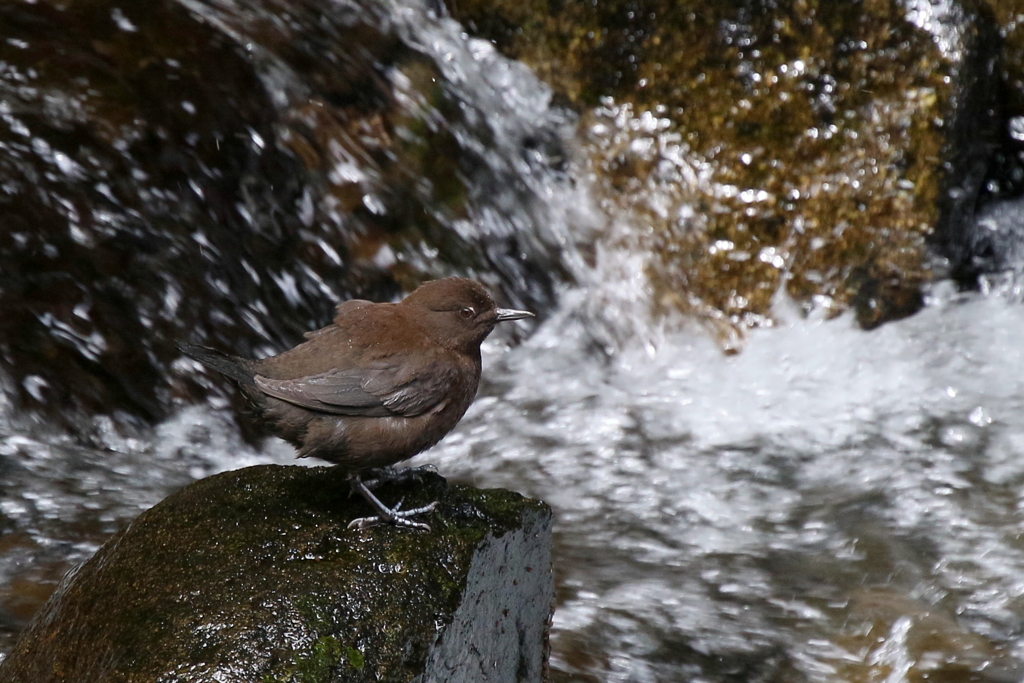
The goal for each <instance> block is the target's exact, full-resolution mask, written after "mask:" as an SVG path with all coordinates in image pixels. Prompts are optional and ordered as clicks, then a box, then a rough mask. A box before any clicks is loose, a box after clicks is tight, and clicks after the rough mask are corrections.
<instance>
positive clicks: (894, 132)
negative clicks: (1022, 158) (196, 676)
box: [453, 0, 996, 337]
mask: <svg viewBox="0 0 1024 683" xmlns="http://www.w3.org/2000/svg"><path fill="white" fill-rule="evenodd" d="M453 14H454V16H455V17H456V18H457V19H459V20H460V21H462V22H464V23H465V24H466V25H467V27H469V29H470V30H471V31H474V32H476V33H477V34H478V35H481V36H483V37H486V38H489V39H491V40H492V41H494V43H495V44H496V45H497V46H498V48H499V49H501V50H502V51H504V52H505V53H506V54H508V55H509V56H512V57H515V58H517V59H521V60H523V61H524V62H526V63H527V64H528V65H530V66H531V67H532V68H533V69H534V70H535V71H536V72H537V73H538V75H539V76H541V77H542V78H544V79H545V80H547V81H548V82H549V83H550V84H551V85H552V86H553V87H554V88H555V90H556V91H557V92H558V93H559V95H560V96H561V98H562V99H563V100H564V101H567V102H568V103H570V104H571V105H572V106H573V107H575V108H576V109H577V110H578V111H580V113H581V129H580V138H581V140H582V142H583V147H584V152H585V154H586V155H587V157H588V163H589V165H590V168H591V169H592V170H593V171H594V174H595V177H596V178H597V181H598V187H597V193H598V196H597V201H598V202H599V203H600V204H601V205H602V206H604V207H605V209H606V210H607V211H609V213H611V214H613V215H618V216H623V215H624V216H626V218H625V219H619V220H620V223H623V224H625V223H628V225H629V226H630V229H629V231H628V234H625V235H623V234H622V233H621V232H617V233H614V234H611V235H609V237H608V241H609V242H611V244H612V246H615V245H619V246H622V247H623V248H625V249H626V250H627V251H636V250H638V249H639V250H642V251H644V252H645V253H648V254H650V258H649V261H648V267H647V271H648V275H649V278H650V280H651V282H652V284H653V286H654V289H655V293H656V300H657V302H658V305H659V306H661V307H663V308H665V309H681V310H683V311H686V312H689V313H693V314H696V315H698V316H700V317H702V318H704V319H705V320H707V321H709V322H711V323H712V324H713V325H715V326H716V327H719V328H720V329H721V331H722V333H723V334H724V335H725V336H727V337H728V336H729V335H730V334H732V333H734V332H736V331H742V329H744V328H746V327H750V326H754V325H759V324H763V323H765V322H767V321H770V313H769V311H770V306H771V303H772V300H773V298H774V297H775V296H776V294H777V293H778V292H779V291H785V292H786V293H788V294H789V295H790V296H791V297H793V298H794V299H795V300H796V301H798V302H801V303H803V304H804V305H805V306H807V307H808V308H809V307H811V306H818V307H824V308H826V309H827V310H830V311H832V312H834V313H839V312H841V311H843V310H845V309H846V308H848V307H850V306H855V307H856V308H857V311H858V317H859V319H860V320H861V322H862V324H864V325H865V326H868V327H871V326H874V325H877V324H879V323H880V322H883V321H884V320H888V319H892V318H897V317H901V316H904V315H907V314H909V313H912V312H914V311H915V310H917V308H919V307H920V305H921V297H920V292H919V289H920V287H921V285H922V284H923V283H925V282H927V281H928V280H930V279H931V277H932V274H931V272H930V270H929V265H928V259H927V251H926V248H925V247H926V238H929V237H930V236H931V235H932V232H933V230H935V229H936V226H937V225H939V223H940V221H941V218H942V216H941V215H940V214H941V213H943V212H944V213H946V214H949V215H953V216H956V217H959V213H958V212H959V211H960V210H961V208H962V206H964V203H967V204H970V203H971V202H972V201H973V199H972V197H973V196H974V195H975V194H976V193H977V191H978V189H979V185H980V182H981V177H980V175H979V174H978V173H977V168H976V166H977V163H976V162H977V161H978V159H977V156H978V154H984V153H985V152H984V150H983V149H982V148H983V147H984V141H983V140H984V134H985V125H987V124H988V123H991V119H990V117H989V116H988V114H987V109H986V108H987V107H989V106H990V95H991V88H986V87H984V85H985V83H988V82H990V81H991V80H992V77H993V75H992V73H991V69H990V68H989V66H990V63H991V59H990V57H991V56H992V55H994V52H995V49H996V41H994V40H992V38H993V36H994V33H993V27H992V24H991V21H990V19H989V16H988V13H987V11H985V9H984V7H983V6H979V5H976V4H975V3H973V2H971V0H964V1H963V2H959V3H947V4H946V5H945V6H944V7H943V8H942V9H941V11H940V10H934V14H933V15H930V16H924V15H922V14H916V15H915V14H914V13H913V12H912V11H911V10H909V9H908V8H907V6H906V4H905V3H901V2H897V1H896V0H865V1H863V2H819V1H815V0H783V1H781V2H776V1H772V2H767V1H764V2H748V1H746V0H730V1H726V2H707V1H706V0H607V1H605V0H602V1H601V2H590V1H589V0H531V1H527V2H521V1H518V0H517V1H514V2H511V1H508V0H458V2H456V3H453ZM979 84H981V86H982V87H976V86H978V85H979ZM963 133H967V135H964V134H963ZM972 145H973V147H972ZM947 163H948V164H949V166H948V170H947V168H946V166H945V164H947ZM947 188H956V192H955V193H948V192H946V190H947Z"/></svg>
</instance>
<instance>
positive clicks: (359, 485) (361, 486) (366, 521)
mask: <svg viewBox="0 0 1024 683" xmlns="http://www.w3.org/2000/svg"><path fill="white" fill-rule="evenodd" d="M352 488H353V489H354V490H356V491H358V492H359V494H360V495H361V496H362V497H363V498H365V499H366V502H368V503H369V504H370V505H371V506H372V507H373V509H374V510H376V511H377V514H376V515H373V516H372V517H360V518H358V519H353V520H352V521H351V522H349V523H348V528H349V529H366V528H367V527H371V526H373V525H374V524H379V523H380V522H388V523H389V524H394V525H395V526H397V527H402V528H405V529H421V530H423V531H430V525H429V524H426V523H424V522H414V521H413V520H411V519H409V518H410V517H415V516H416V515H422V514H426V513H428V512H431V511H432V510H433V509H434V508H435V507H436V506H437V502H436V501H435V502H433V503H430V504H429V505H424V506H422V507H418V508H413V509H411V510H402V509H401V508H402V503H403V502H404V501H405V499H404V498H403V499H402V500H400V501H398V504H397V505H395V507H393V508H389V507H388V506H387V505H385V504H384V503H382V502H381V501H380V499H379V498H377V496H375V495H373V492H372V491H370V488H369V487H368V486H367V483H366V482H364V481H362V480H361V479H359V477H354V478H353V479H352Z"/></svg>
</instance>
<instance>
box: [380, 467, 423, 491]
mask: <svg viewBox="0 0 1024 683" xmlns="http://www.w3.org/2000/svg"><path fill="white" fill-rule="evenodd" d="M427 473H430V474H437V468H436V467H434V466H433V465H421V466H419V467H403V468H401V469H397V468H394V467H378V468H376V469H372V470H369V471H367V472H366V474H368V475H370V478H369V479H361V481H362V482H363V485H365V486H366V488H368V489H370V490H371V491H372V490H373V489H375V488H377V487H379V486H381V485H383V484H391V483H397V484H401V483H404V482H407V481H416V482H420V481H423V475H424V474H427Z"/></svg>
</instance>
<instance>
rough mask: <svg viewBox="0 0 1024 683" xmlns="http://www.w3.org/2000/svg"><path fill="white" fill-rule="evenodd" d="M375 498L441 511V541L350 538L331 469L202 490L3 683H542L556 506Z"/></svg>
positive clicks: (471, 495) (89, 588)
mask: <svg viewBox="0 0 1024 683" xmlns="http://www.w3.org/2000/svg"><path fill="white" fill-rule="evenodd" d="M379 492H380V495H381V496H382V497H383V498H384V499H385V500H386V501H388V502H394V501H395V500H397V499H399V498H402V497H405V504H406V505H407V506H413V505H421V504H424V503H426V502H428V501H429V500H434V499H436V500H438V501H439V505H438V508H437V510H436V512H435V513H434V514H433V515H431V516H430V518H429V521H430V523H431V525H432V526H433V530H432V531H430V532H415V531H406V530H398V529H395V528H392V527H389V526H378V527H374V528H371V529H367V530H362V531H356V530H349V529H347V528H346V525H347V523H348V522H349V521H350V520H351V519H353V518H355V517H357V516H362V515H366V514H368V513H369V510H368V509H367V508H366V506H365V504H364V503H363V502H362V500H361V499H359V498H358V497H351V498H350V497H349V496H348V487H347V485H346V481H345V478H344V475H343V474H342V473H341V472H339V471H336V470H334V469H325V468H318V469H306V468H301V467H279V466H261V467H252V468H248V469H244V470H239V471H234V472H228V473H225V474H221V475H217V476H213V477H210V478H208V479H204V480H201V481H199V482H196V483H194V484H192V485H190V486H188V487H186V488H185V489H183V490H181V491H180V492H178V493H176V494H174V495H172V496H170V497H169V498H167V499H166V500H164V501H163V502H161V503H160V504H158V505H156V506H155V507H153V508H151V509H150V510H148V511H147V512H145V513H143V514H142V515H141V516H140V517H139V518H138V519H136V520H135V521H134V522H132V523H131V524H130V525H129V526H128V527H126V528H125V529H123V530H122V531H120V532H119V533H118V534H117V535H115V536H114V537H113V538H111V539H110V541H109V542H108V543H106V545H104V546H103V547H102V548H101V549H100V550H99V551H98V552H97V553H96V555H95V556H94V557H93V558H92V559H90V560H89V561H88V562H86V563H84V564H83V565H81V566H80V567H79V568H78V569H77V570H75V571H72V572H70V573H69V574H68V575H67V576H66V577H65V579H64V581H63V582H62V583H61V586H60V587H59V588H58V590H57V591H56V593H55V594H54V595H53V597H52V598H51V599H50V601H49V602H48V603H47V605H46V607H45V608H44V609H43V611H42V612H41V613H40V614H39V615H38V617H37V618H36V620H35V621H34V623H33V624H32V626H31V627H30V628H29V630H28V631H27V632H26V633H25V634H24V636H23V637H22V638H21V640H20V641H19V642H18V644H17V646H16V647H15V649H14V651H13V652H12V653H11V654H10V655H9V657H8V658H7V659H6V660H5V661H4V662H3V663H2V664H0V681H2V682H3V683H24V682H26V681H32V682H33V683H48V682H51V681H52V682H57V681H76V683H89V682H90V681H96V682H99V681H105V682H106V681H125V682H128V681H132V682H136V681H157V680H165V681H168V680H173V681H211V680H217V681H225V682H234V681H237V682H238V683H243V682H245V683H251V682H253V681H308V682H320V681H324V682H326V681H335V682H336V681H364V680H365V681H410V680H418V681H423V682H426V681H463V680H465V681H481V680H492V681H540V680H541V679H542V677H543V675H544V668H545V658H546V649H547V626H548V620H549V617H550V611H551V605H552V597H553V585H552V577H551V567H550V552H551V513H550V510H549V509H548V508H547V506H546V505H544V504H543V503H540V502H538V501H534V500H530V499H526V498H523V497H522V496H519V495H518V494H515V493H511V492H508V491H501V490H493V491H480V490H477V489H473V488H470V487H465V486H447V485H446V483H445V481H444V479H442V478H441V477H438V476H437V475H427V476H426V478H425V480H424V482H423V483H422V484H416V483H409V484H402V485H398V484H394V485H386V486H384V487H382V488H381V489H380V491H379Z"/></svg>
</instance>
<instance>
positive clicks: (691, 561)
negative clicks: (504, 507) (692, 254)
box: [417, 286, 1024, 680]
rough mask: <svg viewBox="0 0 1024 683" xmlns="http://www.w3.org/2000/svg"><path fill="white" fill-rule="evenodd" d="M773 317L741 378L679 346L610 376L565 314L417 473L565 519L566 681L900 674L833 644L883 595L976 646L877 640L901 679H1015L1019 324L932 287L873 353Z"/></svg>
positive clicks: (1023, 582) (558, 626) (706, 346)
mask: <svg viewBox="0 0 1024 683" xmlns="http://www.w3.org/2000/svg"><path fill="white" fill-rule="evenodd" d="M586 296H587V293H586V292H576V293H574V294H573V295H570V296H569V297H567V300H569V301H571V300H573V299H577V300H578V299H580V298H581V297H586ZM781 313H782V315H781V318H782V319H783V322H782V323H780V325H779V326H778V327H777V328H775V329H768V330H759V331H756V332H754V333H753V334H752V336H751V338H750V339H749V343H748V345H747V347H746V349H745V350H744V352H743V353H741V354H740V355H738V356H726V355H723V354H722V353H721V352H720V350H719V349H718V348H717V347H716V346H715V345H714V344H713V343H712V342H711V341H709V340H708V339H707V338H706V337H704V336H702V335H700V334H696V333H695V334H684V333H674V334H665V335H664V337H663V338H662V339H661V340H660V341H659V342H658V343H657V344H656V345H650V344H641V343H639V342H636V343H634V344H633V345H632V346H628V345H627V347H626V348H624V349H623V350H622V351H621V352H620V353H619V354H617V355H616V356H615V357H613V358H611V359H609V358H607V357H606V356H605V355H604V354H603V353H599V352H596V351H595V348H594V344H593V343H592V338H591V335H589V334H588V332H587V330H586V324H585V322H583V320H582V319H581V317H579V316H576V315H574V314H573V311H572V310H571V304H570V308H567V309H563V311H562V312H561V313H560V314H559V315H557V316H555V317H554V318H553V319H551V320H549V321H548V322H546V323H545V324H544V325H543V326H542V327H541V329H540V330H538V332H537V333H536V334H535V335H534V336H533V337H532V338H531V339H530V340H529V341H527V342H526V343H525V344H524V345H522V346H521V347H519V348H516V349H514V350H511V351H508V352H507V353H504V354H500V355H494V356H492V357H490V358H488V359H487V360H486V361H485V365H486V366H487V367H486V368H485V375H486V376H487V377H488V378H489V385H488V386H487V387H486V388H485V389H484V391H482V395H481V397H480V398H479V399H478V400H477V402H476V404H474V406H473V408H472V409H471V411H470V413H469V415H468V416H467V417H466V419H465V420H464V421H463V423H462V424H461V425H460V426H459V428H458V429H457V431H456V433H455V434H454V435H452V436H450V437H449V438H448V439H446V440H445V441H444V442H443V443H442V444H441V445H440V446H439V447H437V448H435V449H433V450H432V451H430V452H428V453H427V454H424V455H422V456H420V457H419V458H418V459H417V461H425V462H432V463H435V464H436V465H438V467H439V468H440V470H441V472H442V473H444V474H446V475H449V476H452V475H454V476H456V477H458V478H463V479H466V480H469V481H472V482H473V483H475V484H477V485H480V486H485V487H491V486H503V487H509V488H512V489H516V490H519V491H522V492H524V493H527V494H529V495H533V496H537V497H540V498H543V499H544V500H546V501H548V502H549V503H550V504H551V505H552V506H553V507H554V509H555V512H556V520H557V534H558V544H559V553H558V555H557V556H556V562H557V563H558V571H559V575H560V576H561V583H562V591H561V594H562V595H563V596H565V597H564V598H563V601H562V603H561V604H560V606H559V609H558V611H557V612H556V615H555V622H554V626H555V629H554V642H555V648H554V652H555V666H556V669H561V670H562V672H563V673H588V674H592V675H598V676H600V677H602V678H605V679H607V680H666V678H665V677H666V676H668V677H669V678H670V679H672V678H676V677H681V676H688V675H691V674H696V673H697V672H703V674H704V675H709V674H710V672H709V671H706V670H704V669H705V663H704V662H703V658H706V657H708V656H718V657H724V658H730V657H732V658H739V659H740V660H742V661H748V660H749V662H753V663H748V666H750V667H754V668H757V666H759V664H758V663H760V664H762V665H765V666H767V664H764V663H765V662H768V661H769V660H770V659H771V658H772V657H774V658H776V659H778V658H782V659H783V660H785V662H786V665H787V666H793V667H796V668H797V669H799V670H801V671H802V673H803V674H804V675H806V676H808V677H810V678H811V679H812V680H836V678H837V676H838V677H840V678H845V675H844V674H843V672H844V671H846V669H845V668H844V667H847V668H848V667H851V666H853V667H854V668H856V666H857V665H860V666H862V667H863V668H866V669H871V670H872V671H875V672H876V673H877V672H884V671H890V673H891V672H892V671H895V669H893V666H895V665H893V664H892V663H891V662H890V661H889V660H891V659H892V656H890V655H891V653H890V654H886V652H881V651H878V650H877V649H871V648H870V647H868V648H867V649H866V650H865V649H863V648H860V649H858V647H860V645H861V644H860V641H858V640H857V639H856V638H854V637H853V636H850V639H852V640H851V642H848V643H846V644H845V645H843V644H841V639H840V638H839V636H840V635H842V634H843V633H844V631H843V628H844V627H843V624H844V623H847V622H853V623H856V622H857V620H858V619H860V620H861V621H864V622H870V621H872V620H876V619H882V620H883V621H884V620H885V617H884V615H882V616H880V615H879V612H878V610H877V609H874V608H867V609H865V608H863V605H864V604H865V603H867V604H869V605H870V604H871V603H872V601H875V600H877V594H878V593H879V592H881V594H882V595H884V596H885V598H884V599H883V602H884V603H885V604H891V603H893V602H894V601H897V600H904V601H906V603H907V605H908V606H912V609H911V608H909V607H908V608H907V609H904V610H903V611H902V612H900V614H902V615H903V617H905V618H907V619H915V618H917V617H915V616H914V612H915V610H916V611H918V612H921V613H929V614H933V615H935V614H937V615H942V616H943V617H944V618H945V620H946V621H943V624H944V626H943V629H940V631H943V630H944V631H949V632H951V633H953V634H955V636H956V638H957V639H959V641H958V642H967V643H970V644H971V647H966V646H962V645H961V646H953V645H948V647H946V649H943V648H941V647H940V648H938V652H937V653H936V652H931V651H928V652H921V651H915V650H914V647H913V646H912V644H911V645H908V644H907V643H904V644H903V645H899V643H896V644H895V645H894V644H893V641H892V640H891V639H884V638H883V639H882V643H883V644H885V645H886V646H888V647H889V649H890V650H891V649H892V648H896V650H897V651H898V652H900V653H901V657H902V660H901V661H905V662H909V664H908V666H916V667H918V668H919V669H921V670H928V669H929V667H931V668H933V669H934V668H937V667H939V666H940V665H941V666H957V667H966V668H967V669H968V670H974V671H979V672H980V671H982V670H986V669H987V670H988V671H989V673H991V672H992V671H998V672H1001V673H1000V674H999V676H997V678H1001V677H1002V676H1003V675H1004V674H1005V675H1011V676H1012V675H1016V674H1017V673H1019V672H1020V670H1021V669H1020V667H1019V661H1020V657H1021V656H1024V647H1022V646H1024V641H1020V640H1018V638H1017V637H1016V636H1015V635H1013V634H1014V632H1015V630H1016V629H1017V623H1018V618H1017V616H1016V615H1018V614H1019V613H1020V608H1021V607H1022V606H1024V605H1022V604H1021V595H1024V548H1022V547H1021V545H1022V544H1021V543H1020V541H1019V537H1020V536H1021V534H1022V532H1024V518H1022V515H1021V512H1020V507H1021V502H1022V501H1024V457H1022V453H1021V451H1022V449H1024V411H1022V409H1021V408H1022V405H1021V404H1022V402H1024V356H1022V352H1021V342H1020V339H1021V338H1022V335H1024V307H1022V306H1020V305H1016V304H1013V303H1010V302H1007V301H1006V300H1004V299H1001V298H999V297H995V296H992V297H982V296H979V295H971V296H956V295H953V294H952V293H951V290H949V289H948V288H946V287H945V286H940V287H938V288H937V292H936V295H935V296H933V297H932V301H931V302H930V305H929V306H928V307H927V308H925V309H924V310H923V311H922V312H921V313H919V314H918V315H916V316H914V317H913V318H910V319H907V320H904V321H900V322H896V323H892V324H889V325H886V326H884V327H882V328H880V329H878V330H875V331H872V332H865V331H863V330H860V329H858V328H857V327H856V326H855V325H854V323H853V322H852V318H851V317H850V316H845V317H841V318H839V319H836V320H831V321H823V320H805V319H800V318H799V317H795V316H793V317H787V316H786V315H785V312H781ZM908 611H909V612H910V616H906V614H907V612H908ZM918 616H919V615H918ZM893 620H898V619H897V617H893ZM915 623H916V622H915ZM898 625H899V624H896V626H898ZM887 626H888V625H887ZM921 628H932V626H927V627H926V626H921ZM893 637H896V636H893ZM951 637H952V636H951ZM975 638H984V639H986V648H982V653H981V654H978V653H977V652H976V651H975V650H977V647H975V641H974V639H975ZM904 640H906V638H904ZM908 642H911V643H912V642H913V641H912V640H911V641H908ZM823 643H825V644H827V647H826V646H823ZM854 645H856V647H854ZM926 656H927V657H931V659H930V660H927V661H925V659H922V658H925V657H926ZM885 657H889V659H888V660H887V659H885ZM880 658H881V659H880ZM581 660H582V661H584V662H588V663H587V664H585V665H583V666H580V665H579V664H578V663H575V664H574V663H572V662H579V661H581ZM919 660H920V661H919ZM887 662H889V663H887ZM777 665H778V664H771V666H777ZM850 675H851V676H852V674H850ZM879 675H880V674H879ZM883 678H884V676H883Z"/></svg>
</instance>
